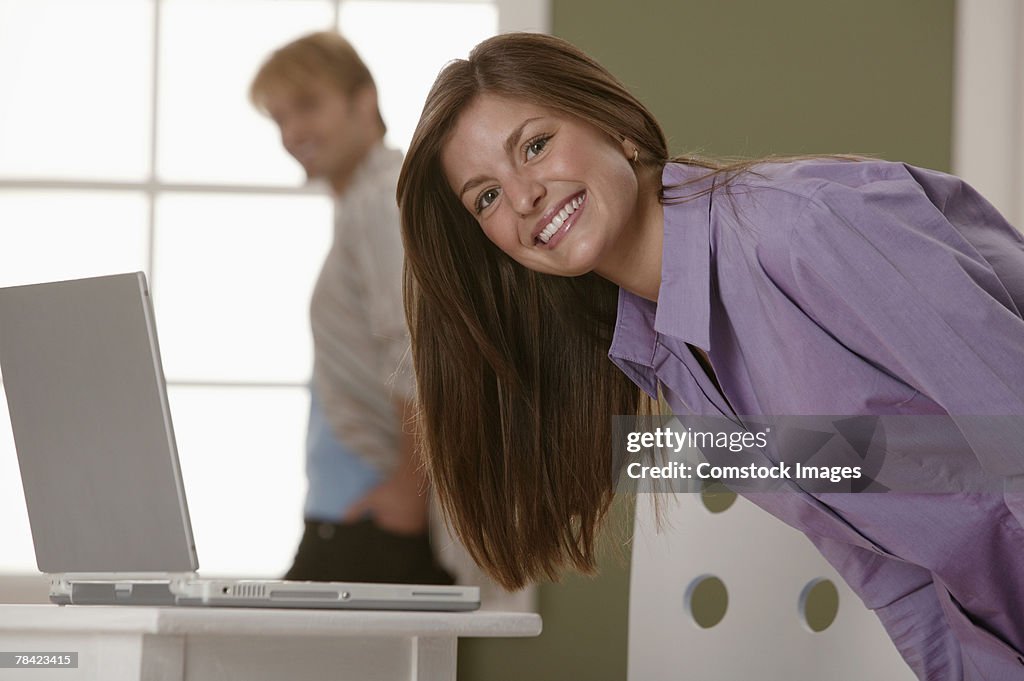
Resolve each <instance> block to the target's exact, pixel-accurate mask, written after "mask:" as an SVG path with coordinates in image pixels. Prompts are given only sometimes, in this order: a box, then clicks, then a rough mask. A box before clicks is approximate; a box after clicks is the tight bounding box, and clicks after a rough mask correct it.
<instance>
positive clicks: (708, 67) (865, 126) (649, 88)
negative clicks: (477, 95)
mask: <svg viewBox="0 0 1024 681" xmlns="http://www.w3.org/2000/svg"><path fill="white" fill-rule="evenodd" d="M552 2H553V24H552V25H553V29H554V33H555V34H556V35H558V36H560V37H562V38H565V39H567V40H569V41H570V42H573V43H575V44H576V45H577V46H579V47H581V48H582V49H583V50H584V51H586V52H588V53H590V54H591V55H592V56H594V57H596V58H597V60H598V61H600V62H601V63H602V64H604V65H605V66H606V67H607V68H609V69H610V70H611V71H612V72H613V73H615V75H617V76H618V77H619V78H620V79H621V80H622V81H623V82H624V83H625V84H626V86H627V87H629V88H630V89H631V90H632V91H633V93H634V94H636V95H637V96H638V97H639V98H640V100H641V101H643V102H645V103H646V104H647V105H648V106H649V107H650V108H651V110H652V111H653V112H654V115H655V116H657V118H658V120H660V121H661V123H662V125H663V126H664V128H665V131H666V133H667V134H668V136H669V141H670V149H671V150H672V152H673V153H683V152H685V151H689V150H694V149H703V150H704V151H705V152H707V153H712V154H737V155H742V156H759V155H762V154H769V153H822V152H858V153H874V154H878V155H880V156H884V157H885V158H888V159H890V160H901V161H907V162H910V163H914V164H916V165H924V166H928V167H932V168H936V169H939V170H948V169H949V164H950V136H951V130H952V102H953V88H952V75H953V29H954V0H856V1H855V2H853V1H847V0H717V1H715V0H700V1H696V0H690V1H681V0H677V1H670V0H630V1H629V2H618V1H614V2H613V1H605V0H597V1H593V0H552Z"/></svg>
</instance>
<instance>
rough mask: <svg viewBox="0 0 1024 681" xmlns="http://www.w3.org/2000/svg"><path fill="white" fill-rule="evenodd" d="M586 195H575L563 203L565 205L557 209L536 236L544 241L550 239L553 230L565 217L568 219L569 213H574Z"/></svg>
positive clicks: (562, 222) (556, 228) (553, 232)
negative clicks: (556, 213) (555, 213)
mask: <svg viewBox="0 0 1024 681" xmlns="http://www.w3.org/2000/svg"><path fill="white" fill-rule="evenodd" d="M586 196H587V195H586V194H584V195H583V196H580V197H577V198H575V199H573V200H572V201H570V202H569V203H567V204H565V206H563V207H562V210H560V211H558V215H556V216H555V217H553V218H551V222H549V223H548V226H547V227H545V228H544V229H543V230H542V231H541V233H540V234H538V235H537V238H538V239H540V240H541V241H542V242H544V243H547V242H548V241H550V240H551V237H553V236H554V235H555V232H557V231H558V228H559V227H561V226H562V225H563V224H565V221H566V219H568V217H569V216H570V215H572V214H573V213H575V212H576V210H577V209H579V207H580V206H581V205H583V199H585V198H586Z"/></svg>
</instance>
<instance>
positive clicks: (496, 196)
mask: <svg viewBox="0 0 1024 681" xmlns="http://www.w3.org/2000/svg"><path fill="white" fill-rule="evenodd" d="M632 153H633V146H632V144H631V143H629V142H619V141H618V140H615V139H613V138H612V137H610V136H609V135H607V134H606V133H604V132H602V131H601V130H599V129H598V128H596V127H594V126H593V125H591V124H589V123H586V122H584V121H582V120H580V119H578V118H573V117H570V116H567V115H565V114H562V113H558V112H555V111H552V110H550V109H545V108H543V107H540V106H536V105H534V104H528V103H524V102H519V101H516V100H512V99H507V98H504V97H500V96H497V95H490V94H484V95H481V96H479V97H477V98H476V99H475V100H474V101H473V102H472V103H471V104H470V105H469V106H468V107H467V108H466V109H465V111H463V112H462V114H461V115H460V117H459V119H458V121H457V122H456V125H455V129H454V130H453V132H452V134H451V136H450V137H449V139H448V140H447V142H446V143H445V145H444V147H443V148H442V150H441V164H442V167H443V168H444V173H445V177H446V179H447V180H448V184H449V186H451V188H452V190H453V191H454V192H455V195H456V196H457V197H458V200H459V201H460V202H461V203H462V205H463V206H465V208H466V210H468V211H469V212H470V214H471V215H472V216H473V217H474V218H475V219H476V220H477V222H479V223H480V226H481V228H483V231H484V234H486V235H487V238H488V239H490V240H491V241H492V242H493V243H494V244H495V245H496V246H497V247H498V248H500V249H501V250H502V251H504V252H505V253H506V254H508V255H509V256H510V257H511V258H513V259H514V260H515V261H516V262H518V263H520V264H521V265H523V266H524V267H528V268H529V269H532V270H536V271H538V272H545V273H548V274H556V275H562V276H577V275H580V274H585V273H587V272H590V271H592V270H596V271H598V272H599V273H600V270H601V267H602V264H606V263H607V262H609V258H610V257H611V256H612V254H613V253H614V252H615V250H616V247H617V246H620V245H625V244H622V243H621V242H622V240H623V239H624V238H626V237H627V235H628V234H629V226H630V223H631V221H632V220H633V219H634V213H635V212H636V210H637V192H638V186H637V177H636V174H635V173H634V172H633V167H632V165H631V164H630V157H631V156H632Z"/></svg>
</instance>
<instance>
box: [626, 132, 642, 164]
mask: <svg viewBox="0 0 1024 681" xmlns="http://www.w3.org/2000/svg"><path fill="white" fill-rule="evenodd" d="M622 153H624V154H625V155H626V158H628V159H629V160H630V161H631V162H633V163H636V162H637V161H639V160H640V148H639V147H638V146H636V145H635V144H633V142H631V141H630V140H629V139H627V138H625V137H623V138H622Z"/></svg>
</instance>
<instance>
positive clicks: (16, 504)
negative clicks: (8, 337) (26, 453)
mask: <svg viewBox="0 0 1024 681" xmlns="http://www.w3.org/2000/svg"><path fill="white" fill-rule="evenodd" d="M0 518H3V519H4V521H3V522H2V523H0V547H3V549H2V550H0V572H20V573H25V572H29V573H33V572H36V571H37V569H36V554H35V552H34V550H33V548H32V531H31V530H30V529H29V524H28V511H27V510H26V509H25V493H24V490H23V489H22V486H21V471H20V469H19V468H18V457H17V455H16V454H15V452H14V436H13V435H11V418H10V416H9V415H8V413H7V394H6V393H5V392H4V391H2V390H0Z"/></svg>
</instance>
